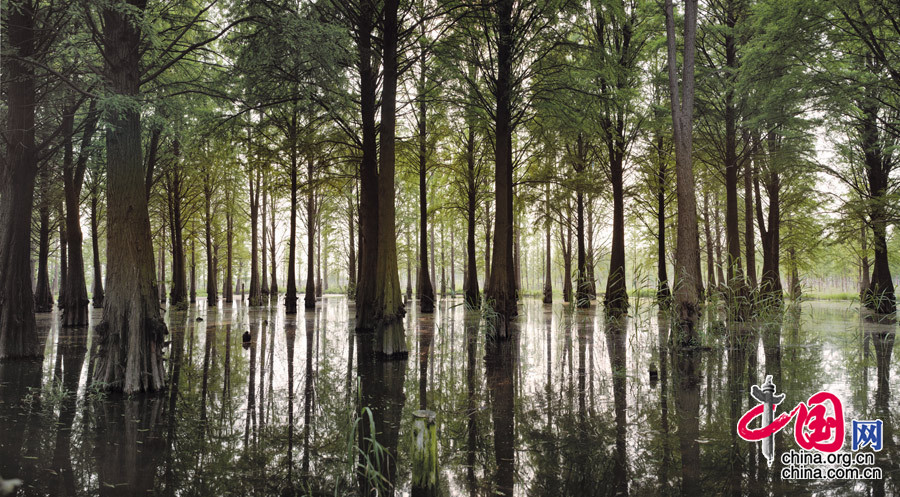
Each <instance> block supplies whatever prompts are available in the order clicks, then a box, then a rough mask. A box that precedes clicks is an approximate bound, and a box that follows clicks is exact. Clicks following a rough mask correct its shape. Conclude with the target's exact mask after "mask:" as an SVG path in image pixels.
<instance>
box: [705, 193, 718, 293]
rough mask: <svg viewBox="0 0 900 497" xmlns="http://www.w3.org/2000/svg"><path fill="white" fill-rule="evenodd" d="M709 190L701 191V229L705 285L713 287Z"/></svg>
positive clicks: (712, 243)
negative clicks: (703, 239) (703, 236)
mask: <svg viewBox="0 0 900 497" xmlns="http://www.w3.org/2000/svg"><path fill="white" fill-rule="evenodd" d="M709 225H710V222H709V192H707V191H704V192H703V230H704V235H705V237H706V287H707V288H709V289H713V288H715V287H716V268H715V258H714V257H713V246H714V245H715V242H714V241H713V237H712V230H711V229H710V227H709Z"/></svg>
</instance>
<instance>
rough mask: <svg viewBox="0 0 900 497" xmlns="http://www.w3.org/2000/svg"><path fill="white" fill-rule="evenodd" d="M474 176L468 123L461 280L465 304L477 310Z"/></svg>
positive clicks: (471, 132)
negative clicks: (464, 270) (463, 274)
mask: <svg viewBox="0 0 900 497" xmlns="http://www.w3.org/2000/svg"><path fill="white" fill-rule="evenodd" d="M475 175H476V170H475V129H474V127H473V126H472V124H471V123H469V124H468V133H467V135H466V194H467V198H466V275H465V277H464V278H463V293H464V294H465V298H466V303H467V304H468V305H469V306H470V307H474V308H478V307H480V306H481V295H480V292H479V287H478V260H477V255H476V254H475V224H476V222H477V220H476V215H477V208H478V190H477V189H476V188H477V187H476V183H475V180H476V178H475ZM485 262H487V261H485ZM485 267H487V266H485Z"/></svg>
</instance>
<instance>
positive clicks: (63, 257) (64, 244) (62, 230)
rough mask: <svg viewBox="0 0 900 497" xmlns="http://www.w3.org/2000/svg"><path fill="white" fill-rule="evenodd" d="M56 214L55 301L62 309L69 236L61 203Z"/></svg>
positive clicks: (66, 274)
mask: <svg viewBox="0 0 900 497" xmlns="http://www.w3.org/2000/svg"><path fill="white" fill-rule="evenodd" d="M56 214H57V221H58V223H59V295H58V296H57V299H56V303H57V305H58V307H59V308H60V309H62V308H63V303H64V302H65V301H66V286H67V285H66V279H67V278H68V276H69V237H68V234H67V233H66V212H65V210H64V208H63V204H58V205H57V208H56Z"/></svg>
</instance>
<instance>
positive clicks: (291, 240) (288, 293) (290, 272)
mask: <svg viewBox="0 0 900 497" xmlns="http://www.w3.org/2000/svg"><path fill="white" fill-rule="evenodd" d="M296 124H297V111H296V109H294V112H293V114H292V115H291V128H290V134H291V137H290V139H291V152H290V153H291V220H290V230H289V231H290V233H289V235H288V260H287V282H286V283H285V285H286V287H287V288H286V289H285V292H284V309H285V311H284V312H285V313H286V314H297V275H296V270H297V144H296V141H297V137H296ZM352 231H353V230H352V229H351V232H352ZM350 245H351V247H352V246H353V239H352V238H351V240H350ZM350 250H351V252H352V251H353V249H352V248H351V249H350Z"/></svg>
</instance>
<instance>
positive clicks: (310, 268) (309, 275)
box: [303, 157, 316, 309]
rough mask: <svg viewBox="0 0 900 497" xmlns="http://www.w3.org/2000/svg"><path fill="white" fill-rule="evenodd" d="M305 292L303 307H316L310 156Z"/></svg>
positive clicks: (311, 164)
mask: <svg viewBox="0 0 900 497" xmlns="http://www.w3.org/2000/svg"><path fill="white" fill-rule="evenodd" d="M306 163H307V164H306V165H307V169H306V174H307V178H306V188H307V191H306V260H307V263H306V293H305V295H304V297H303V307H304V308H305V309H315V308H316V280H315V269H316V264H315V263H316V199H315V188H314V187H313V175H314V174H315V163H314V162H313V159H312V157H309V158H307V159H306Z"/></svg>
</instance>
